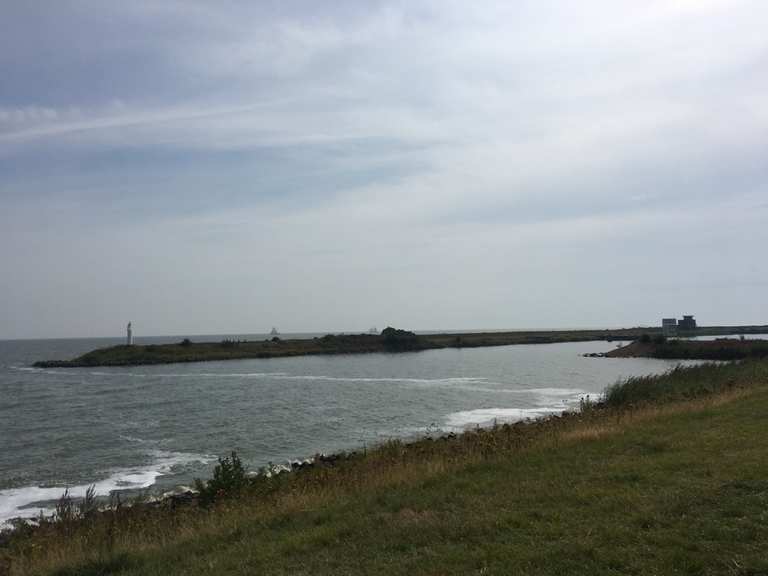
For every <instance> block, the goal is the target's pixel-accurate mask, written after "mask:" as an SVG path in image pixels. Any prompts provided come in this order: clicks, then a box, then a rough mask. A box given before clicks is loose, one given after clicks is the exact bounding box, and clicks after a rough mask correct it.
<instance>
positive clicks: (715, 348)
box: [604, 335, 768, 360]
mask: <svg viewBox="0 0 768 576" xmlns="http://www.w3.org/2000/svg"><path fill="white" fill-rule="evenodd" d="M604 356H605V357H607V358H630V357H645V358H661V359H675V360H743V359H745V358H766V357H768V340H750V339H743V340H736V339H734V338H729V339H718V340H683V339H681V340H678V339H669V340H668V339H666V338H663V337H657V338H649V337H647V335H646V338H641V339H639V340H636V341H634V342H632V343H630V344H628V345H626V346H623V347H621V348H617V349H615V350H611V351H610V352H606V353H605V354H604Z"/></svg>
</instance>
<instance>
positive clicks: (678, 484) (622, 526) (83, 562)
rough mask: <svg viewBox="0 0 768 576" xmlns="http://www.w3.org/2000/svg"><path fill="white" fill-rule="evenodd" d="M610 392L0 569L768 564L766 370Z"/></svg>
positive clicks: (69, 541)
mask: <svg viewBox="0 0 768 576" xmlns="http://www.w3.org/2000/svg"><path fill="white" fill-rule="evenodd" d="M623 386H624V387H626V388H627V390H626V391H625V392H624V393H623V394H622V395H618V396H616V395H615V394H618V392H617V390H619V389H620V388H621V386H617V387H615V388H614V390H613V394H614V396H613V399H612V400H610V398H611V394H609V396H608V397H609V404H608V406H604V407H593V406H587V410H586V411H585V413H584V414H581V415H570V416H567V417H564V418H552V419H549V420H546V421H542V422H536V423H533V424H528V425H523V424H519V425H515V426H499V427H497V428H495V429H493V430H476V431H473V432H470V433H468V434H464V435H460V436H458V437H455V438H448V439H432V440H422V441H419V442H415V443H412V444H403V443H400V442H390V443H387V444H386V445H384V446H382V447H380V448H378V449H376V450H372V451H369V452H368V453H367V454H365V455H362V454H359V455H356V456H355V457H352V458H350V459H348V460H345V461H344V462H343V463H342V464H340V465H338V466H334V467H330V468H320V469H314V470H310V471H308V472H307V473H301V474H292V475H288V476H285V477H282V478H280V477H278V479H277V480H275V481H274V482H271V481H265V480H261V481H259V482H257V483H256V484H255V485H254V486H253V487H252V489H251V490H250V491H246V492H245V493H242V494H241V495H240V496H239V497H238V498H233V499H227V500H223V501H221V502H220V503H218V504H217V506H215V507H214V508H213V509H211V510H201V509H196V508H190V509H182V510H180V511H175V512H171V511H166V510H154V511H153V510H143V511H142V510H135V511H133V512H132V511H125V514H124V515H123V516H119V518H118V520H117V521H110V518H109V514H106V515H102V516H100V517H97V518H95V519H91V520H90V521H85V522H82V523H80V524H76V525H73V526H69V527H64V528H62V527H56V526H52V527H51V528H50V530H44V531H38V532H37V533H32V534H31V535H29V536H27V537H25V538H19V539H18V540H17V541H15V542H13V543H12V545H11V547H10V548H8V550H7V552H6V557H7V559H8V560H10V561H11V564H10V567H9V571H10V572H11V573H14V574H16V573H19V574H21V573H28V574H59V575H65V574H73V575H74V574H94V575H95V574H131V575H139V574H142V575H144V574H157V575H160V574H334V575H338V574H478V575H479V574H485V575H490V574H585V575H586V574H590V575H600V574H606V575H607V574H740V575H747V574H751V575H757V574H768V554H767V553H766V550H768V442H766V441H765V431H766V423H767V421H768V363H766V362H765V361H754V362H745V363H742V364H732V365H723V366H705V367H699V368H695V369H685V370H675V371H673V372H671V373H669V374H667V375H664V376H661V377H654V378H647V379H632V380H629V381H627V382H625V383H624V384H623ZM641 389H642V391H640V390H641ZM110 526H111V530H112V532H111V533H110V532H109V530H110Z"/></svg>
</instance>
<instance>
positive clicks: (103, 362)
mask: <svg viewBox="0 0 768 576" xmlns="http://www.w3.org/2000/svg"><path fill="white" fill-rule="evenodd" d="M388 331H390V332H388ZM761 332H768V326H710V327H701V328H698V329H697V330H696V331H695V332H694V333H692V334H691V335H696V336H704V335H723V336H726V335H733V334H756V333H761ZM661 334H662V331H661V328H643V327H636V328H622V329H615V330H611V329H602V330H540V331H525V332H469V333H462V332H456V333H442V334H420V335H417V334H414V333H413V332H407V331H405V330H396V329H394V328H388V329H386V330H384V331H383V332H382V334H357V335H331V334H328V335H326V336H323V337H316V338H312V339H295V340H281V339H280V338H272V339H267V340H230V339H227V340H222V341H221V342H191V341H189V340H187V339H185V340H182V341H180V342H178V343H174V344H155V345H146V346H144V345H130V346H129V345H122V346H112V347H108V348H100V349H96V350H93V351H91V352H88V353H86V354H83V355H81V356H78V357H77V358H73V359H69V360H41V361H38V362H35V363H34V364H33V366H34V367H36V368H79V367H97V366H141V365H153V364H175V363H188V362H207V361H222V360H244V359H254V358H255V359H258V358H283V357H290V356H310V355H340V354H366V353H376V352H393V353H396V352H418V351H421V350H434V349H441V348H478V347H491V346H509V345H517V344H555V343H561V342H585V341H597V340H604V341H607V342H612V341H622V340H638V339H640V338H641V337H643V336H644V335H648V336H649V337H656V336H660V335H661ZM608 354H610V353H607V354H606V355H608ZM610 357H617V356H610Z"/></svg>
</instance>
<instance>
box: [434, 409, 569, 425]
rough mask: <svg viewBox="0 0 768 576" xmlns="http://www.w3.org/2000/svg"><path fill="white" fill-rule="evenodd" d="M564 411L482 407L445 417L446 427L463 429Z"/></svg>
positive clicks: (517, 420)
mask: <svg viewBox="0 0 768 576" xmlns="http://www.w3.org/2000/svg"><path fill="white" fill-rule="evenodd" d="M557 412H562V408H559V407H558V408H553V407H539V408H480V409H477V410H462V411H461V412H453V413H452V414H448V416H446V417H445V428H448V429H454V430H455V429H458V430H463V429H465V428H467V427H469V426H488V425H491V424H493V423H495V422H519V421H520V420H528V419H530V418H540V417H542V416H547V415H548V414H554V413H557Z"/></svg>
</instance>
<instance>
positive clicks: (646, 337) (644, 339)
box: [640, 334, 651, 344]
mask: <svg viewBox="0 0 768 576" xmlns="http://www.w3.org/2000/svg"><path fill="white" fill-rule="evenodd" d="M640 342H642V343H643V344H650V343H651V335H650V334H643V335H642V336H640Z"/></svg>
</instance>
